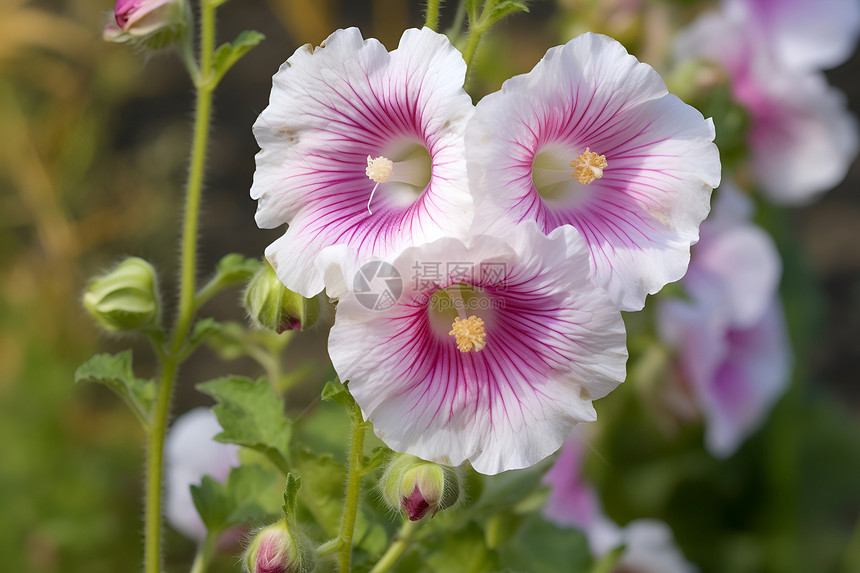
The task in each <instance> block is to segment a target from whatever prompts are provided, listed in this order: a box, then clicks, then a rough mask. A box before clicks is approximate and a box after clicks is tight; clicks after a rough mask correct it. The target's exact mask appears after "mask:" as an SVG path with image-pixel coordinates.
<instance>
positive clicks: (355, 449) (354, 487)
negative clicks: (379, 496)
mask: <svg viewBox="0 0 860 573" xmlns="http://www.w3.org/2000/svg"><path fill="white" fill-rule="evenodd" d="M350 417H351V418H352V446H351V448H350V451H349V473H348V474H347V478H346V500H345V501H344V508H343V517H342V518H341V522H340V542H341V544H342V545H341V546H340V549H339V551H338V571H340V573H349V572H350V571H351V570H352V569H351V567H352V565H351V561H352V536H353V533H354V532H355V519H356V517H357V516H358V500H359V495H360V494H361V476H362V471H361V470H362V468H361V456H362V453H363V451H364V434H365V432H366V431H367V425H366V424H365V422H364V421H363V420H362V416H361V410H360V409H359V408H358V406H357V405H354V406H353V412H351V415H350Z"/></svg>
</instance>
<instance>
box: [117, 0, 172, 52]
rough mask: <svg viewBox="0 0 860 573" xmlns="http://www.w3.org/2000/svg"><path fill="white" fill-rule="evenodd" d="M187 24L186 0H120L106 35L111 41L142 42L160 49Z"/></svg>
mask: <svg viewBox="0 0 860 573" xmlns="http://www.w3.org/2000/svg"><path fill="white" fill-rule="evenodd" d="M187 26H188V6H187V3H186V0H117V2H116V6H115V7H114V13H113V18H112V21H110V22H108V24H107V25H106V26H105V29H104V33H103V37H104V39H105V40H107V41H109V42H139V43H143V44H144V45H146V46H147V47H149V48H153V49H160V48H164V47H166V46H168V45H169V44H171V43H172V42H174V41H175V40H177V39H178V38H179V37H180V36H181V35H182V34H183V33H185V30H186V29H187Z"/></svg>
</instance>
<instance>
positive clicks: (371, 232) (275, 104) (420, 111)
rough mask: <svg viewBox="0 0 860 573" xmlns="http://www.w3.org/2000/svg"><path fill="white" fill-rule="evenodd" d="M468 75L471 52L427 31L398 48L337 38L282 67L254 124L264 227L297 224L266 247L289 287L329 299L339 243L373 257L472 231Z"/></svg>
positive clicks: (344, 252)
mask: <svg viewBox="0 0 860 573" xmlns="http://www.w3.org/2000/svg"><path fill="white" fill-rule="evenodd" d="M465 74H466V64H465V62H464V61H463V58H462V56H461V55H460V52H458V51H457V50H456V49H455V48H454V47H453V46H452V45H451V43H450V42H449V41H448V39H447V38H446V37H445V36H444V35H442V34H437V33H436V32H433V31H432V30H430V29H428V28H424V29H422V30H417V29H410V30H406V31H405V32H404V33H403V36H402V38H401V40H400V45H399V46H398V48H397V49H396V50H393V51H392V52H388V51H387V50H386V49H385V47H384V46H382V44H380V43H379V42H378V41H377V40H374V39H368V40H364V39H363V38H362V36H361V32H359V30H358V29H356V28H349V29H347V30H338V31H336V32H335V33H333V34H332V35H331V36H329V37H328V39H326V40H325V42H323V44H322V45H321V46H320V47H317V48H315V49H311V48H310V47H309V46H305V47H302V48H299V49H298V50H297V51H296V52H295V53H294V54H293V55H292V56H291V57H290V58H289V60H287V62H286V63H284V65H282V66H281V69H280V70H279V71H278V73H277V74H275V76H274V85H273V87H272V94H271V100H270V103H269V106H268V107H267V108H266V109H265V110H264V111H263V113H262V114H261V115H260V117H259V118H258V119H257V121H256V123H255V124H254V135H255V136H256V138H257V141H258V143H259V145H260V147H261V148H262V150H261V151H260V152H259V153H258V154H257V170H256V172H255V173H254V183H253V186H252V187H251V197H252V198H254V199H257V200H258V201H259V202H258V207H257V215H256V220H257V224H258V225H259V226H260V227H263V228H274V227H278V226H280V225H283V224H284V223H288V224H289V227H288V228H287V231H286V233H285V234H284V235H283V236H282V237H281V238H279V239H278V240H277V241H275V242H274V243H272V244H271V245H269V247H268V249H266V257H267V258H268V260H269V261H270V262H271V264H272V267H273V268H274V269H275V271H276V272H277V274H278V277H279V278H280V279H281V281H282V282H283V283H284V284H285V285H286V286H287V288H289V289H290V290H293V291H295V292H298V293H299V294H301V295H302V296H306V297H310V296H313V295H315V294H317V293H319V292H320V291H321V290H322V289H323V284H324V283H323V274H324V273H325V269H324V268H319V266H318V261H317V258H318V256H319V255H320V253H321V252H322V251H323V250H324V249H326V248H327V247H331V246H333V245H336V246H339V247H343V248H340V249H335V250H334V251H333V252H336V253H338V255H339V258H340V259H341V260H346V259H354V260H360V261H364V260H368V259H369V258H371V257H387V256H390V255H393V254H396V253H398V252H400V251H402V250H403V249H404V248H406V247H408V246H412V245H417V244H422V243H426V242H430V241H434V240H436V239H438V238H441V237H443V236H458V235H464V234H465V233H466V231H467V230H468V228H469V226H470V224H471V220H472V198H471V194H470V192H469V188H468V185H467V183H466V164H465V160H464V158H463V154H464V149H463V145H464V144H463V132H464V130H465V127H466V123H467V121H468V119H469V117H471V115H472V112H473V110H474V108H473V106H472V102H471V99H470V97H469V96H468V94H466V92H465V91H464V90H463V81H464V78H465ZM326 286H327V285H326Z"/></svg>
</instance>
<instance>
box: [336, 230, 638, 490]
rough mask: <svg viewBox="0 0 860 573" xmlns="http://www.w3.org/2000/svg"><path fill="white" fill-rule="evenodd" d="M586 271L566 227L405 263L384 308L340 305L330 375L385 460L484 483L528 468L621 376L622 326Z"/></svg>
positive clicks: (352, 302)
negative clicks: (401, 457) (484, 478)
mask: <svg viewBox="0 0 860 573" xmlns="http://www.w3.org/2000/svg"><path fill="white" fill-rule="evenodd" d="M380 264H383V263H380ZM384 264H385V265H388V264H389V263H384ZM416 269H420V270H419V271H416ZM394 270H396V272H393V271H394ZM587 270H588V250H587V247H586V245H585V243H584V241H582V239H581V238H579V237H578V236H577V232H576V230H575V229H573V228H572V227H570V226H565V227H563V228H561V229H557V230H555V231H554V232H552V233H551V234H550V236H549V238H547V237H546V236H545V235H543V233H541V231H540V230H539V229H537V227H536V226H535V225H534V223H529V224H524V225H520V226H518V227H517V228H515V229H512V230H511V232H510V233H509V234H508V237H507V239H506V240H502V239H499V238H495V237H490V236H481V237H478V238H476V239H475V240H473V241H472V242H471V244H470V245H469V246H466V245H465V244H463V243H462V242H460V241H459V240H457V239H453V238H445V239H440V240H439V241H436V242H433V243H430V244H427V245H424V246H420V247H412V248H409V249H406V250H405V251H403V253H402V254H400V255H399V256H398V257H397V258H396V259H393V260H392V261H390V269H389V271H388V272H386V276H400V277H403V285H402V286H403V292H402V294H401V295H400V296H399V297H396V301H394V300H392V302H391V304H390V306H388V305H385V306H384V307H383V308H378V307H377V308H373V305H370V304H368V302H367V300H366V299H365V298H362V296H365V295H362V293H356V292H352V293H351V294H350V295H349V296H348V297H347V298H345V299H343V300H341V302H340V303H339V304H338V307H337V315H336V319H335V324H334V327H333V328H332V330H331V334H330V336H329V354H330V356H331V360H332V364H333V365H334V368H335V370H336V371H337V373H338V375H339V376H340V378H341V379H342V380H348V381H349V390H350V392H351V393H352V395H353V396H354V397H355V400H356V402H358V405H359V406H361V409H362V411H363V412H364V414H365V416H366V417H367V418H368V419H369V420H370V421H372V422H373V425H374V429H375V431H376V433H377V435H378V436H379V437H380V439H382V440H383V441H384V442H385V443H386V444H388V446H390V447H391V448H392V449H393V450H395V451H398V452H405V453H409V454H412V455H415V456H418V457H420V458H422V459H425V460H430V461H433V462H436V463H440V464H444V465H448V466H456V465H459V464H461V463H462V462H463V461H464V460H466V459H468V460H470V461H471V462H472V465H473V467H474V468H475V469H476V470H477V471H479V472H481V473H485V474H496V473H499V472H501V471H504V470H509V469H517V468H523V467H528V466H531V465H533V464H535V463H537V462H538V461H540V460H541V459H543V458H544V457H546V456H548V455H550V454H551V453H552V452H554V451H555V450H557V449H558V448H559V447H560V446H561V444H562V442H563V441H564V439H565V438H566V437H567V436H568V435H569V434H570V432H571V430H572V429H573V427H574V426H575V425H576V424H577V423H578V422H585V421H593V420H594V419H595V418H596V413H595V411H594V408H593V406H592V400H596V399H598V398H601V397H603V396H605V395H606V394H608V393H609V392H610V391H611V390H613V389H614V388H615V387H616V386H617V385H618V384H620V383H621V382H622V381H623V380H624V377H625V374H626V372H625V363H626V360H627V349H626V347H625V338H626V335H625V332H624V324H623V321H622V319H621V313H620V312H619V311H618V309H617V308H616V307H615V305H614V304H613V303H612V301H611V300H610V299H609V297H608V296H607V294H606V292H605V291H603V290H602V289H599V288H598V287H595V286H594V285H592V284H591V283H590V281H589V280H588V272H587Z"/></svg>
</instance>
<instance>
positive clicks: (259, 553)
mask: <svg viewBox="0 0 860 573" xmlns="http://www.w3.org/2000/svg"><path fill="white" fill-rule="evenodd" d="M244 561H245V570H246V571H247V572H248V573H299V572H300V571H305V570H306V569H303V568H302V567H303V561H304V559H303V557H302V553H301V551H299V547H298V544H297V543H296V539H295V538H294V537H293V536H292V534H291V533H290V530H289V528H288V526H287V521H286V519H281V520H280V521H279V522H277V523H275V524H273V525H270V526H269V527H265V528H263V529H261V530H260V531H259V532H258V533H257V535H256V536H255V537H254V540H253V541H252V542H251V545H249V546H248V550H247V551H246V552H245V558H244Z"/></svg>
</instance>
